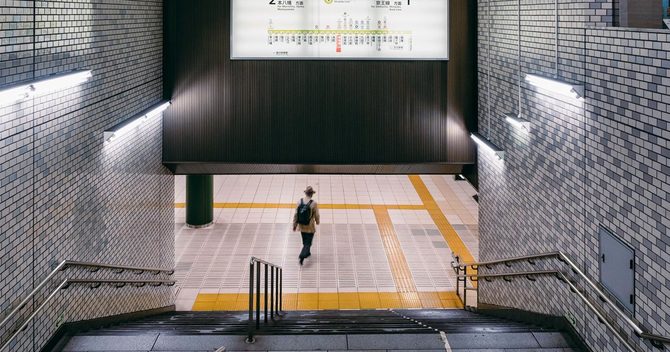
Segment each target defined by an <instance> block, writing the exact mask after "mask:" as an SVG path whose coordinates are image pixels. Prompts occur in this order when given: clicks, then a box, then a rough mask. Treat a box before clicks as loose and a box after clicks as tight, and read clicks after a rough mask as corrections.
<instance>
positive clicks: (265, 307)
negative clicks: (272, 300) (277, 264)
mask: <svg viewBox="0 0 670 352" xmlns="http://www.w3.org/2000/svg"><path fill="white" fill-rule="evenodd" d="M264 270H265V295H264V296H263V314H264V316H263V322H264V323H266V324H267V322H268V265H267V264H265V265H264Z"/></svg>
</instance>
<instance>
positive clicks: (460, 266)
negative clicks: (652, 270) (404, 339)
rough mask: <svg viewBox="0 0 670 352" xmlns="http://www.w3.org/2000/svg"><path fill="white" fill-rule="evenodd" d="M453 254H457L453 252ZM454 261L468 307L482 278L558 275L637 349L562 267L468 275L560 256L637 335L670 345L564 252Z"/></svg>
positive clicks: (661, 345) (661, 346)
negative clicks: (472, 261) (501, 266)
mask: <svg viewBox="0 0 670 352" xmlns="http://www.w3.org/2000/svg"><path fill="white" fill-rule="evenodd" d="M452 255H453V254H452ZM453 257H454V261H452V268H453V269H454V271H455V272H456V275H457V279H456V293H457V295H458V296H459V297H461V295H460V291H459V290H460V284H461V283H462V284H463V296H462V297H461V300H462V301H463V307H464V309H467V308H468V306H467V292H468V291H475V292H476V293H477V297H479V285H476V283H477V281H478V280H479V279H484V280H485V281H491V280H493V279H503V280H504V281H506V282H511V281H512V278H513V277H525V278H526V279H528V280H529V281H535V279H534V277H537V276H547V275H549V276H554V277H555V278H557V279H558V280H560V281H562V282H565V283H567V284H568V286H569V287H570V290H571V291H572V292H573V293H575V294H577V296H578V297H579V299H580V300H581V301H583V302H584V304H586V306H587V307H588V309H589V310H590V311H591V312H592V313H593V314H594V315H595V316H596V317H597V318H598V320H599V321H600V322H601V323H602V324H604V325H605V326H606V327H607V328H608V330H610V331H611V332H612V333H614V334H615V335H616V337H617V338H618V339H619V341H621V343H622V344H623V345H624V346H626V348H628V350H629V351H633V352H635V351H637V349H636V348H635V347H633V346H632V345H631V344H630V342H628V339H627V338H626V337H625V336H623V335H622V334H621V333H620V332H619V330H618V329H617V328H616V327H615V323H613V322H612V321H611V319H609V318H608V317H607V313H604V312H603V311H602V309H600V308H598V307H597V306H596V304H595V303H594V302H593V301H592V300H591V299H589V298H588V297H587V296H586V294H585V293H584V292H582V290H580V289H579V288H578V287H577V284H576V283H575V282H573V281H572V280H570V279H569V278H568V276H567V275H566V274H565V273H564V272H563V271H561V270H532V271H522V272H508V273H496V274H482V275H480V274H479V273H477V274H472V273H471V274H468V268H470V269H471V270H473V271H474V270H476V271H478V270H479V268H480V267H485V268H487V269H492V268H493V267H494V266H497V265H501V264H503V265H505V266H507V267H511V266H512V263H518V262H525V261H527V262H528V263H530V264H531V265H535V260H537V259H552V258H554V259H557V260H558V261H560V262H562V263H564V264H566V265H567V266H568V267H569V268H570V270H571V271H572V272H573V273H575V274H576V275H577V276H578V277H579V278H580V279H581V280H582V281H585V282H586V283H587V284H588V286H590V287H591V289H593V290H594V291H595V292H596V294H597V296H598V298H599V299H600V300H601V301H602V302H603V303H606V304H607V305H608V306H609V307H610V308H611V309H612V310H613V311H614V312H615V313H616V315H617V316H618V317H619V318H621V319H623V320H624V321H625V322H626V325H628V326H629V327H630V328H631V329H632V330H633V332H634V333H635V335H636V336H638V337H640V338H642V339H646V340H649V342H651V344H652V345H653V346H654V347H656V348H659V349H664V345H665V344H670V338H669V337H666V336H661V335H656V334H652V333H650V332H648V331H647V330H646V329H645V328H644V327H643V326H642V325H641V324H638V323H637V322H636V321H634V320H633V319H632V318H631V317H629V316H628V315H627V314H626V313H625V312H624V311H623V310H622V309H621V308H619V306H618V305H616V303H614V301H612V300H611V299H610V298H609V297H608V295H607V294H606V293H605V292H604V291H603V290H602V289H601V288H600V287H599V286H598V285H597V284H596V283H595V282H594V281H593V280H591V279H590V278H589V277H588V276H587V275H586V274H585V273H584V271H582V270H581V269H580V268H579V267H578V266H577V265H576V264H575V262H574V261H572V260H571V259H570V257H568V255H566V254H565V253H563V252H548V253H542V254H534V255H527V256H520V257H511V258H506V259H499V260H493V261H486V262H477V263H460V258H459V257H458V256H455V255H454V256H453ZM468 280H470V282H472V283H473V286H472V287H468V285H467V284H468Z"/></svg>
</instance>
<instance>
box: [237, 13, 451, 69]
mask: <svg viewBox="0 0 670 352" xmlns="http://www.w3.org/2000/svg"><path fill="white" fill-rule="evenodd" d="M231 6H232V28H231V29H232V34H231V37H232V38H231V58H232V59H289V60H291V59H326V60H331V59H363V60H448V59H449V1H448V0H232V1H231Z"/></svg>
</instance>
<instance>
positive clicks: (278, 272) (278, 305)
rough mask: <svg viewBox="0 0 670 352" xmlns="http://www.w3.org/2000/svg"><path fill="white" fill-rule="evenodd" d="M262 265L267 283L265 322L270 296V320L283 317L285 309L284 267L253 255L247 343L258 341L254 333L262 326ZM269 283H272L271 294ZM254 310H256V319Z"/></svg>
mask: <svg viewBox="0 0 670 352" xmlns="http://www.w3.org/2000/svg"><path fill="white" fill-rule="evenodd" d="M261 266H263V271H264V273H265V280H263V282H264V284H265V290H264V294H263V323H264V324H267V323H268V297H269V299H270V305H269V308H270V315H269V316H270V320H274V319H275V316H279V317H281V316H282V315H283V311H284V303H283V299H282V296H283V279H284V273H283V269H282V267H281V266H278V265H275V264H272V263H269V262H266V261H264V260H261V259H258V258H256V257H251V260H250V261H249V323H248V334H247V339H246V342H247V343H254V342H256V339H255V338H254V335H255V333H256V331H258V330H259V329H260V328H261ZM268 272H269V278H268ZM268 284H269V285H270V287H269V294H268ZM254 288H255V290H254ZM254 301H255V306H254ZM254 308H255V309H254ZM254 311H255V312H256V318H255V319H254Z"/></svg>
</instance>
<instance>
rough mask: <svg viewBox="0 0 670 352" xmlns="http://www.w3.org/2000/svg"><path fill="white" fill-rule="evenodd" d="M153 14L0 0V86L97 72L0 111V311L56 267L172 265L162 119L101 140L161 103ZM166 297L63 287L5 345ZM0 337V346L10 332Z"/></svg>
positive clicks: (62, 0)
mask: <svg viewBox="0 0 670 352" xmlns="http://www.w3.org/2000/svg"><path fill="white" fill-rule="evenodd" d="M162 7H163V4H162V1H158V0H155V1H151V0H67V1H66V0H51V1H18V0H0V87H6V86H10V85H12V84H16V83H19V82H29V81H31V80H33V79H38V78H40V77H44V76H47V75H50V74H55V73H62V72H67V71H70V70H76V69H91V70H93V73H94V77H93V78H92V79H91V80H90V81H89V82H88V83H86V84H84V85H82V86H79V87H75V88H72V89H69V90H67V91H65V92H59V93H54V94H51V95H47V96H40V97H36V98H34V99H30V100H27V101H24V102H21V103H18V104H14V105H11V106H4V107H0V215H1V218H0V297H1V299H0V311H2V312H7V311H8V310H10V309H11V308H12V307H13V306H14V305H15V304H16V303H17V301H18V300H19V299H20V298H21V297H23V296H25V295H26V294H27V293H28V292H29V291H30V290H31V289H32V288H33V286H34V285H36V284H37V283H39V281H41V279H42V278H43V277H44V276H45V275H47V274H48V273H49V272H50V271H51V269H52V268H53V267H55V265H57V264H58V262H60V261H61V260H65V259H73V260H86V261H96V262H106V263H114V264H127V265H142V266H156V267H172V266H173V261H174V236H173V217H174V214H173V203H174V199H173V197H174V185H173V182H174V181H173V177H172V175H171V174H170V173H169V171H168V170H167V169H165V168H164V167H163V166H162V163H161V154H162V153H161V150H162V123H161V119H160V118H157V119H154V120H151V121H149V122H148V123H146V124H144V125H142V126H141V127H140V128H139V129H138V130H136V131H133V132H131V133H129V134H128V135H126V136H124V137H122V138H120V139H117V140H115V141H114V142H113V143H108V144H105V143H103V138H102V134H103V131H104V130H105V129H108V128H110V127H112V126H115V125H116V124H118V123H119V122H122V121H124V120H126V119H128V118H131V117H133V116H135V115H137V114H138V113H140V112H141V111H143V110H145V109H147V108H149V107H151V106H153V105H155V104H157V103H158V102H160V101H161V100H162V56H163V49H162V45H163V33H162ZM72 274H73V275H77V274H81V275H86V274H87V273H86V272H81V273H77V272H73V273H72ZM98 275H101V276H105V275H111V274H105V273H100V274H98ZM59 278H60V279H62V277H59ZM50 288H53V287H50ZM47 292H48V290H45V291H44V292H41V293H40V298H39V299H37V300H36V302H35V303H36V304H39V303H40V302H41V300H42V299H43V298H44V297H45V295H46V294H47ZM173 301H174V297H173V292H172V290H171V289H168V288H159V289H156V288H123V289H116V288H101V289H97V290H90V289H88V288H72V289H69V290H67V291H64V292H63V293H61V294H59V295H58V296H57V297H56V300H54V301H53V303H52V304H50V305H49V306H48V307H47V309H46V310H45V312H46V313H44V314H41V315H40V316H38V317H37V319H36V321H35V323H34V324H33V325H31V327H30V329H28V330H26V331H25V332H24V333H22V334H21V335H20V336H19V338H18V339H17V340H16V342H15V344H14V345H13V346H12V348H11V350H12V351H32V350H39V349H40V348H41V346H43V344H44V343H45V341H46V340H47V339H48V338H49V337H50V336H51V335H52V334H53V332H54V331H55V329H56V328H57V326H58V325H59V324H60V323H62V322H67V321H76V320H82V319H91V318H95V317H101V316H108V315H114V314H121V313H125V312H131V311H136V310H145V309H151V308H158V307H163V306H167V305H170V304H172V303H173ZM32 308H33V307H28V309H26V311H27V312H30V310H31V309H32ZM0 334H1V335H2V338H3V340H4V338H6V337H7V336H8V334H9V329H5V330H3V331H0Z"/></svg>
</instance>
